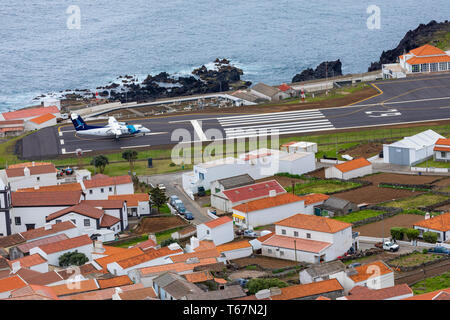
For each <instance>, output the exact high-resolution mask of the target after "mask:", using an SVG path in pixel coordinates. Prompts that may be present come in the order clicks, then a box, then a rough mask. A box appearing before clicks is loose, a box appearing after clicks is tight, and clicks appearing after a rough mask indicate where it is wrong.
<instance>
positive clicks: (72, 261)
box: [58, 250, 89, 267]
mask: <svg viewBox="0 0 450 320" xmlns="http://www.w3.org/2000/svg"><path fill="white" fill-rule="evenodd" d="M58 260H59V266H60V267H68V266H82V265H83V264H85V263H86V262H88V261H89V259H88V258H87V257H86V255H85V254H84V253H82V252H78V251H76V250H75V251H71V252H66V253H64V254H63V255H62V256H60V257H59V259H58Z"/></svg>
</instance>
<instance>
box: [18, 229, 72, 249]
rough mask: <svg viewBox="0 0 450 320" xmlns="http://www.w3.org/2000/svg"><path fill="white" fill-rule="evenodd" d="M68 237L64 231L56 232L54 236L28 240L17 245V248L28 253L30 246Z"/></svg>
mask: <svg viewBox="0 0 450 320" xmlns="http://www.w3.org/2000/svg"><path fill="white" fill-rule="evenodd" d="M68 238H69V237H67V235H66V234H64V233H62V234H57V235H55V236H51V237H47V238H43V239H39V240H35V241H30V242H27V243H24V244H21V245H18V246H17V249H19V250H20V251H22V252H23V253H29V252H30V249H31V248H34V247H38V246H40V245H43V244H48V243H53V242H57V241H61V240H65V239H68Z"/></svg>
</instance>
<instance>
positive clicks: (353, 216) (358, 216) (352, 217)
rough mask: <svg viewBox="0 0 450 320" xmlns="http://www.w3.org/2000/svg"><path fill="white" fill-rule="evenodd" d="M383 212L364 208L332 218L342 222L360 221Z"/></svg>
mask: <svg viewBox="0 0 450 320" xmlns="http://www.w3.org/2000/svg"><path fill="white" fill-rule="evenodd" d="M383 213H384V212H383V211H376V210H370V209H366V210H361V211H356V212H352V213H349V214H347V215H345V216H341V217H334V218H333V219H335V220H339V221H342V222H348V223H354V222H357V221H361V220H364V219H367V218H371V217H376V216H379V215H382V214H383Z"/></svg>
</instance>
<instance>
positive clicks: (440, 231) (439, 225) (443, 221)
mask: <svg viewBox="0 0 450 320" xmlns="http://www.w3.org/2000/svg"><path fill="white" fill-rule="evenodd" d="M413 228H414V229H417V230H419V231H420V235H419V237H422V236H423V233H424V232H427V231H431V232H435V233H437V235H438V238H437V241H439V242H446V241H447V240H448V239H450V212H446V213H443V214H440V215H438V216H435V217H433V218H429V217H428V216H426V217H425V219H424V220H422V221H418V222H416V223H414V224H413Z"/></svg>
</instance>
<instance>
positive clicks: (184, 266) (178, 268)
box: [140, 258, 225, 276]
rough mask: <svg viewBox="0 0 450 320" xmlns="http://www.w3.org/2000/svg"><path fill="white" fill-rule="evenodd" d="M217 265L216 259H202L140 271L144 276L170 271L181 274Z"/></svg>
mask: <svg viewBox="0 0 450 320" xmlns="http://www.w3.org/2000/svg"><path fill="white" fill-rule="evenodd" d="M216 263H217V259H216V258H205V259H200V261H199V262H198V263H185V262H178V263H169V264H164V265H159V266H152V267H146V268H142V269H140V271H141V274H142V275H144V276H145V275H148V274H155V273H161V272H168V271H173V272H177V273H180V272H183V271H188V270H194V268H195V267H198V266H205V265H208V264H216ZM224 267H225V265H224Z"/></svg>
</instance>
